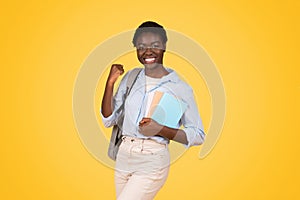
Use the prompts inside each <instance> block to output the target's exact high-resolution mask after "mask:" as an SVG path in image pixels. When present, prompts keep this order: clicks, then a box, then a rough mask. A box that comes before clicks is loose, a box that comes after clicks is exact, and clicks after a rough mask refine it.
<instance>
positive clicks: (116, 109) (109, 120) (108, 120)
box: [100, 73, 128, 127]
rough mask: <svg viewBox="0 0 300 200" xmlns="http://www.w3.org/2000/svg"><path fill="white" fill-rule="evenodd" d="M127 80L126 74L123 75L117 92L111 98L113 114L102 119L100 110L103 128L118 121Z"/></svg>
mask: <svg viewBox="0 0 300 200" xmlns="http://www.w3.org/2000/svg"><path fill="white" fill-rule="evenodd" d="M127 79H128V73H126V74H125V75H124V77H123V78H122V80H121V82H120V85H119V87H118V90H117V92H116V93H115V95H114V97H113V112H112V114H111V115H110V116H108V117H104V116H103V115H102V111H101V110H100V116H101V119H102V122H103V124H104V126H105V127H111V126H113V125H116V124H117V122H118V119H119V117H120V115H121V110H120V107H121V106H122V104H123V101H124V95H125V93H126V82H127Z"/></svg>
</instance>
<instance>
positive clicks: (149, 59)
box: [145, 58, 155, 62]
mask: <svg viewBox="0 0 300 200" xmlns="http://www.w3.org/2000/svg"><path fill="white" fill-rule="evenodd" d="M154 60H155V58H146V59H145V61H146V62H153V61H154Z"/></svg>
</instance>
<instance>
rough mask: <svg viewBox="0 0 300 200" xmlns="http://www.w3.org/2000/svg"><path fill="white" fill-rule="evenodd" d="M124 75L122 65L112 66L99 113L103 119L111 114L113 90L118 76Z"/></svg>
mask: <svg viewBox="0 0 300 200" xmlns="http://www.w3.org/2000/svg"><path fill="white" fill-rule="evenodd" d="M123 73H124V69H123V65H120V64H113V65H112V66H111V68H110V72H109V75H108V78H107V81H106V85H105V90H104V94H103V98H102V105H101V112H102V115H103V116H104V117H109V116H110V115H111V114H112V112H113V100H112V99H113V90H114V85H115V82H116V81H117V79H118V78H119V76H120V75H122V74H123Z"/></svg>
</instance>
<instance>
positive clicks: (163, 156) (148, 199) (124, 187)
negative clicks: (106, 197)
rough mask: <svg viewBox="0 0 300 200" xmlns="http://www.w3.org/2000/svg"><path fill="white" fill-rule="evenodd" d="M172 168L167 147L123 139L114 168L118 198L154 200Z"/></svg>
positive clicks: (155, 143) (152, 142) (133, 139)
mask: <svg viewBox="0 0 300 200" xmlns="http://www.w3.org/2000/svg"><path fill="white" fill-rule="evenodd" d="M169 165H170V156H169V151H168V146H167V145H165V144H159V143H157V142H155V141H153V140H145V139H137V138H131V137H127V136H126V137H123V141H122V143H121V145H120V148H119V152H118V155H117V160H116V169H115V185H116V194H117V199H118V200H152V199H154V196H155V195H156V194H157V192H158V191H159V190H160V189H161V187H162V186H163V185H164V183H165V181H166V179H167V177H168V172H169Z"/></svg>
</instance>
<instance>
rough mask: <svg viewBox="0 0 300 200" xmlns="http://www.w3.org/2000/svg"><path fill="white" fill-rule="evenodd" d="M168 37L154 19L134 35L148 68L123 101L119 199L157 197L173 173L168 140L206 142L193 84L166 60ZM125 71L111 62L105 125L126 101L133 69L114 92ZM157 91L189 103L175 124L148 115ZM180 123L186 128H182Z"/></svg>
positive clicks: (103, 111) (117, 174) (103, 112)
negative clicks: (127, 83) (148, 107)
mask: <svg viewBox="0 0 300 200" xmlns="http://www.w3.org/2000/svg"><path fill="white" fill-rule="evenodd" d="M167 40H168V39H167V35H166V31H165V29H164V28H163V27H162V26H161V25H159V24H157V23H156V22H152V21H147V22H144V23H142V24H141V25H140V26H139V27H138V28H137V30H136V31H135V34H134V37H133V41H132V42H133V45H134V46H135V47H136V52H137V58H138V60H139V61H140V63H142V64H143V66H144V68H143V69H142V71H141V72H140V73H139V74H138V76H137V80H136V82H135V83H134V85H133V87H132V90H131V92H130V94H129V95H128V97H127V98H126V101H125V106H124V110H125V115H124V121H123V130H122V135H123V138H122V143H121V145H120V148H119V152H118V154H117V159H116V167H115V185H116V196H117V199H118V200H148V199H149V200H150V199H153V198H154V196H155V195H156V194H157V192H158V191H159V190H160V189H161V187H162V186H163V184H164V183H165V181H166V179H167V176H168V172H169V163H170V158H169V152H168V144H169V141H170V140H174V141H177V142H180V143H182V144H184V145H186V147H190V146H193V145H200V144H202V143H203V141H204V138H205V134H204V131H203V126H202V121H201V118H200V115H199V113H198V109H197V105H196V103H195V100H194V96H193V91H192V89H191V87H190V86H189V85H187V83H185V82H184V81H182V80H180V78H179V76H178V75H177V74H176V72H175V71H174V70H172V69H170V68H166V67H164V65H163V57H164V53H165V50H166V43H167ZM123 73H124V69H123V66H122V65H120V64H113V65H112V66H111V69H110V73H109V76H108V78H107V82H106V87H105V91H104V95H103V99H102V107H101V116H102V120H103V123H104V125H105V126H106V127H111V126H113V125H115V124H116V121H117V119H118V117H119V115H118V112H116V111H117V110H118V108H119V107H120V106H121V105H122V103H123V95H124V94H125V92H126V82H127V79H128V76H129V74H130V72H128V73H126V74H125V76H124V77H123V78H122V80H121V83H120V85H119V88H118V91H117V92H116V94H115V96H114V97H113V87H114V84H115V82H116V80H117V79H118V78H119V76H120V75H122V74H123ZM156 91H159V92H163V93H168V94H171V95H173V96H176V97H177V98H178V99H180V100H182V101H183V102H184V103H185V104H186V105H187V108H186V109H185V110H184V113H183V115H182V116H181V118H180V120H179V121H178V122H176V123H177V125H176V127H175V128H174V127H168V126H165V125H163V124H159V123H158V122H156V121H155V120H153V119H151V118H149V117H145V116H147V114H146V112H148V111H147V101H150V100H149V99H150V98H149V97H150V96H151V95H152V96H153V93H154V92H156ZM181 125H183V127H184V128H183V129H180V128H179V127H180V126H181Z"/></svg>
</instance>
